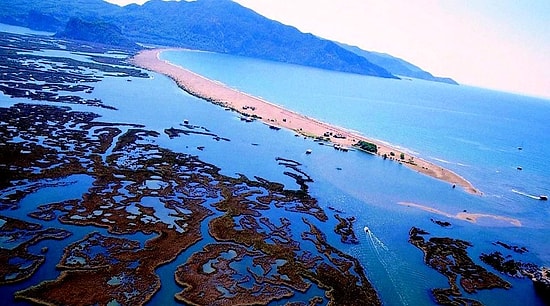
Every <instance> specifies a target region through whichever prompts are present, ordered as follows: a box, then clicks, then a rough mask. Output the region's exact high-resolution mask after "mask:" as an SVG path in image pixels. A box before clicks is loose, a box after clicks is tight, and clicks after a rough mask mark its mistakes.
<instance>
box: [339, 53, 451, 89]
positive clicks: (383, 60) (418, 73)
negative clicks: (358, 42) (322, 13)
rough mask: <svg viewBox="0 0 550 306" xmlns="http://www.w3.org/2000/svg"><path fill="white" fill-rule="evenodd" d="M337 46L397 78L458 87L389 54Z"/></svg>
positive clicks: (449, 80)
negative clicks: (382, 68)
mask: <svg viewBox="0 0 550 306" xmlns="http://www.w3.org/2000/svg"><path fill="white" fill-rule="evenodd" d="M338 45H340V46H341V47H342V48H344V49H346V50H348V51H351V52H353V53H355V54H357V55H360V56H362V57H364V58H366V59H367V60H368V61H369V62H371V63H373V64H375V65H378V66H381V67H384V69H386V70H388V71H389V72H390V73H392V74H395V75H398V76H404V77H411V78H416V79H423V80H427V81H434V82H441V83H447V84H453V85H458V83H457V82H456V81H455V80H453V79H451V78H445V77H437V76H434V75H432V74H431V73H429V72H427V71H425V70H422V69H421V68H420V67H418V66H415V65H413V64H411V63H409V62H407V61H405V60H403V59H400V58H397V57H394V56H391V55H389V54H386V53H379V52H372V51H365V50H363V49H360V48H358V47H355V46H350V45H346V44H342V43H339V44H338Z"/></svg>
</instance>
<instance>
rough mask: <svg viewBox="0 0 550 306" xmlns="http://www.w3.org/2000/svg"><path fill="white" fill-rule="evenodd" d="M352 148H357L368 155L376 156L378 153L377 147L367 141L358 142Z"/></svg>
mask: <svg viewBox="0 0 550 306" xmlns="http://www.w3.org/2000/svg"><path fill="white" fill-rule="evenodd" d="M354 146H356V147H359V148H360V149H361V150H365V151H367V152H369V153H374V154H376V153H377V152H378V147H377V146H376V145H375V144H374V143H370V142H368V141H364V140H359V142H357V143H356V144H354Z"/></svg>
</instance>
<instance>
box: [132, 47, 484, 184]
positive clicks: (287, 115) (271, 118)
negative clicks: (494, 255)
mask: <svg viewBox="0 0 550 306" xmlns="http://www.w3.org/2000/svg"><path fill="white" fill-rule="evenodd" d="M167 50H178V49H148V50H143V51H140V52H139V53H138V54H137V55H135V56H134V57H133V58H132V59H131V61H132V63H133V64H135V65H136V66H139V67H141V68H144V69H147V70H151V71H154V72H157V73H160V74H164V75H166V76H168V77H170V78H171V79H173V80H174V81H175V82H176V83H177V84H178V86H179V87H180V88H182V89H183V90H184V91H186V92H187V93H189V94H191V95H193V96H195V97H198V98H201V99H204V100H206V101H209V102H211V103H214V104H217V105H220V106H222V107H224V108H227V109H231V110H234V111H236V112H238V113H240V114H241V115H242V116H243V118H246V119H249V120H254V119H259V120H261V121H263V122H264V123H265V124H267V125H269V126H270V127H272V128H275V129H279V128H285V129H289V130H292V131H294V132H296V133H298V134H300V135H303V136H306V137H312V138H315V139H319V140H323V141H327V142H330V143H332V144H333V145H334V146H335V148H337V149H339V150H342V149H343V150H347V149H349V148H352V147H353V148H358V147H357V146H356V145H357V144H358V143H359V142H360V141H364V142H367V143H371V144H374V145H376V147H377V153H376V154H374V155H377V156H379V157H380V158H384V159H388V160H392V161H395V162H398V163H400V164H403V165H405V166H407V167H409V168H410V169H412V170H415V171H417V172H419V173H422V174H424V175H428V176H430V177H432V178H435V179H438V180H441V181H445V182H448V183H449V184H451V185H452V187H453V188H454V187H455V186H460V187H462V188H463V189H464V190H465V191H466V192H468V193H470V194H476V195H481V192H480V191H479V190H477V189H476V188H475V187H474V186H473V185H472V184H471V183H470V182H469V181H468V180H466V179H465V178H463V177H461V176H460V175H458V174H456V173H454V172H453V171H451V170H449V169H446V168H443V167H441V166H439V165H436V164H434V163H431V162H429V161H426V160H424V159H421V158H419V157H417V156H414V155H411V154H409V153H408V152H405V150H400V149H398V148H396V147H394V146H391V145H389V144H387V143H385V142H382V141H378V140H375V139H371V138H367V137H365V136H363V135H360V134H359V133H357V132H354V131H350V130H348V129H345V128H342V127H338V126H335V125H332V124H329V123H325V122H322V121H319V120H317V119H314V118H311V117H308V116H305V115H302V114H300V113H297V112H294V111H291V110H288V109H285V108H284V107H282V106H279V105H276V104H273V103H271V102H269V101H266V100H264V99H261V98H258V97H254V96H252V95H250V94H247V93H244V92H241V91H238V90H236V89H233V88H230V87H228V86H227V85H225V84H223V83H221V82H218V81H214V80H210V79H208V78H206V77H203V76H201V75H199V74H197V73H194V72H192V71H190V70H187V69H185V68H184V67H181V66H177V65H174V64H172V63H170V62H168V61H165V60H162V59H160V53H161V52H163V51H167ZM354 145H355V146H354ZM368 153H370V152H368ZM371 154H373V153H371Z"/></svg>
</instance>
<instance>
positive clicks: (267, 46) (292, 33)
mask: <svg viewBox="0 0 550 306" xmlns="http://www.w3.org/2000/svg"><path fill="white" fill-rule="evenodd" d="M0 22H1V23H6V24H12V25H19V26H25V27H29V28H31V29H33V30H41V31H49V32H56V33H57V34H56V35H57V36H58V37H62V38H70V39H77V40H86V41H93V42H99V43H105V44H118V45H124V46H127V47H128V46H135V43H141V44H147V45H157V46H171V47H182V48H190V49H198V50H204V51H213V52H219V53H227V54H233V55H239V56H247V57H254V58H260V59H266V60H273V61H279V62H285V63H291V64H298V65H304V66H310V67H316V68H321V69H327V70H334V71H342V72H349V73H357V74H363V75H371V76H377V77H384V78H398V76H402V77H403V76H404V77H414V78H420V79H426V80H430V81H438V82H446V83H453V84H456V82H454V81H453V80H452V79H448V78H438V77H434V76H433V75H431V74H430V73H428V72H426V71H424V70H422V69H420V68H418V67H417V66H414V65H413V64H410V63H408V62H406V61H404V60H401V59H398V58H395V57H392V56H389V55H386V54H381V53H375V52H368V51H364V50H361V49H359V48H357V47H351V46H347V45H343V44H339V43H336V42H333V41H330V40H327V39H323V38H320V37H317V36H315V35H312V34H308V33H302V32H300V31H299V30H298V29H296V28H295V27H292V26H288V25H284V24H282V23H280V22H277V21H274V20H271V19H268V18H266V17H264V16H262V15H259V14H258V13H256V12H254V11H253V10H250V9H248V8H245V7H243V6H241V5H240V4H238V3H235V2H233V1H230V0H197V1H190V2H187V1H162V0H151V1H148V2H146V3H145V4H143V5H136V4H131V5H127V6H124V7H120V6H117V5H114V4H110V3H107V2H105V1H103V0H9V1H3V3H2V10H1V11H0Z"/></svg>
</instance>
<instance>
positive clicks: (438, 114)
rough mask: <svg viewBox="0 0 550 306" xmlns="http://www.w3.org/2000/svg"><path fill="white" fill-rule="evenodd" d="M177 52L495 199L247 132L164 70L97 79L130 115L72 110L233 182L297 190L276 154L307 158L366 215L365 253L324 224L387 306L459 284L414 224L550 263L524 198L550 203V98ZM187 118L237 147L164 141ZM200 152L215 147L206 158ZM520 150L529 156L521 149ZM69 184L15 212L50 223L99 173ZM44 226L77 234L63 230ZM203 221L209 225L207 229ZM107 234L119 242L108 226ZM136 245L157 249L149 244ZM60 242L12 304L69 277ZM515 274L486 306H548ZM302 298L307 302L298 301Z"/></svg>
mask: <svg viewBox="0 0 550 306" xmlns="http://www.w3.org/2000/svg"><path fill="white" fill-rule="evenodd" d="M67 56H73V55H70V54H68V55H67ZM74 56H79V55H74ZM163 56H164V58H165V59H168V60H170V61H173V62H175V63H178V64H181V65H183V66H185V67H189V68H191V69H192V70H194V71H196V72H199V73H201V74H204V75H206V76H208V77H209V78H212V79H216V80H220V81H222V82H224V83H227V84H230V85H231V86H233V87H235V88H238V89H240V90H243V91H246V92H248V93H251V94H253V95H257V96H261V97H264V98H266V99H268V100H270V101H272V102H274V103H277V104H281V105H284V106H286V107H288V108H290V109H293V110H296V111H299V112H302V113H304V114H307V115H309V116H312V117H316V118H319V119H321V120H324V121H328V122H331V123H334V124H336V125H340V126H343V127H346V128H349V129H354V130H357V131H360V132H361V133H363V134H364V135H367V136H371V137H374V138H378V139H381V140H385V141H388V142H391V143H392V144H395V145H398V146H402V147H405V148H408V149H409V150H411V151H413V152H415V153H416V154H418V155H419V156H422V157H424V158H426V159H430V160H432V161H435V162H437V163H440V164H441V165H442V166H445V167H449V168H451V169H453V170H455V171H456V172H458V173H460V174H461V175H463V176H464V177H466V178H467V179H469V180H470V181H472V182H473V183H474V184H475V185H476V186H477V187H479V188H480V189H481V190H482V191H483V192H484V193H485V196H483V197H479V196H472V195H469V194H466V193H464V192H462V191H461V190H458V189H455V190H453V189H452V188H450V186H449V185H448V184H446V183H444V182H440V181H437V180H434V179H432V178H429V177H426V176H424V175H421V174H418V173H416V172H414V171H411V170H409V169H408V168H405V167H403V166H401V165H399V164H396V163H393V162H390V161H383V160H381V159H379V158H377V157H374V156H371V155H367V154H363V153H361V152H356V151H353V152H348V153H343V152H337V151H335V150H334V149H332V148H330V147H328V146H319V145H318V144H316V143H314V142H312V141H310V140H307V139H303V138H302V137H295V135H294V134H293V133H292V132H289V131H285V130H280V131H273V130H271V129H269V128H267V127H266V126H265V125H264V124H262V123H261V122H254V123H244V122H242V121H240V120H239V117H238V115H237V114H235V113H233V112H228V111H225V110H223V109H222V108H220V107H217V106H214V105H212V104H209V103H206V102H204V101H202V100H200V99H197V98H194V97H192V96H189V95H187V94H186V93H184V92H182V91H181V90H180V89H179V88H178V87H177V86H175V84H174V83H173V82H172V81H171V80H170V79H168V78H167V77H165V76H162V75H159V74H155V73H151V75H152V78H150V79H133V81H132V82H127V81H126V80H125V79H119V78H113V77H105V78H104V80H103V81H101V82H99V83H94V84H93V85H94V86H95V89H94V91H93V95H94V97H97V98H100V99H102V100H103V101H104V103H106V104H108V105H112V106H115V107H117V108H118V111H113V110H105V109H95V108H94V109H90V108H89V107H85V106H72V105H71V107H72V108H73V109H75V110H83V111H94V112H98V113H100V114H101V115H102V116H103V117H102V118H101V119H100V120H101V121H107V122H129V123H140V124H144V125H145V126H146V128H147V129H152V130H157V131H159V132H161V136H159V138H157V139H156V140H155V141H156V142H157V143H159V144H160V145H161V146H163V147H167V148H169V149H172V150H174V151H178V152H186V153H190V154H193V155H198V156H199V157H200V158H201V159H202V160H204V161H205V162H209V163H213V164H215V165H217V166H219V167H220V168H221V169H222V170H221V172H222V173H223V174H226V175H230V176H235V175H237V173H242V174H245V175H247V176H248V177H251V178H252V177H254V176H260V177H263V178H266V179H269V180H273V181H279V182H283V183H284V184H285V185H286V186H287V187H288V188H296V187H297V186H296V184H295V183H294V181H293V180H292V179H290V178H288V177H287V176H286V175H284V174H283V172H284V171H286V169H285V168H284V167H282V166H280V165H278V163H277V161H276V160H275V158H276V157H284V158H288V159H293V160H296V161H298V162H300V163H302V166H301V167H302V169H303V170H304V171H305V172H307V173H308V174H309V175H311V176H312V178H313V179H314V183H311V184H310V191H311V193H312V195H314V196H315V197H316V198H317V199H318V200H319V202H320V205H322V206H323V207H324V208H325V210H326V211H327V213H331V211H330V210H328V207H329V206H330V207H334V208H336V209H339V210H342V211H343V212H344V213H345V214H346V216H351V215H353V216H356V217H357V221H356V223H355V226H356V228H355V230H356V233H357V234H358V236H359V238H360V240H361V243H360V244H359V245H354V246H350V245H344V244H342V243H340V241H339V237H336V236H335V235H330V232H331V231H332V228H333V227H334V225H335V223H334V220H333V218H332V219H331V220H332V221H329V222H328V223H327V224H319V223H316V224H317V225H319V226H322V227H323V228H324V230H325V232H327V233H329V236H328V239H329V241H330V243H331V244H333V245H335V246H336V247H338V248H340V249H342V250H343V251H344V252H347V253H350V254H352V255H354V256H356V257H357V258H358V259H359V260H360V261H361V263H362V265H363V266H364V267H365V269H366V272H367V275H368V277H369V279H370V281H371V282H372V283H373V285H374V286H375V287H376V289H377V291H378V292H379V293H380V296H381V298H382V300H383V301H384V303H385V304H386V305H430V304H433V301H432V300H431V297H430V294H429V290H430V289H431V288H435V287H446V282H447V281H446V279H445V278H444V277H443V276H441V275H440V274H438V273H437V272H435V271H434V270H432V269H431V268H429V267H427V266H426V265H425V264H424V263H423V261H422V258H423V256H422V252H421V251H420V250H418V249H416V248H415V247H414V246H412V245H411V244H409V243H408V231H409V229H410V228H411V227H412V226H418V227H421V228H423V229H425V230H427V231H429V232H432V233H433V234H434V236H447V237H454V238H460V239H464V240H468V241H471V242H472V243H473V247H472V248H470V249H469V254H470V255H471V257H472V258H473V259H474V260H475V261H476V262H478V263H479V262H480V261H479V259H478V258H479V254H481V253H482V252H490V251H493V250H495V246H493V245H492V243H493V242H495V241H497V240H501V241H505V242H508V243H511V244H518V245H521V246H526V247H527V248H528V249H529V253H527V254H525V255H522V257H519V258H518V259H520V260H524V261H532V262H535V263H537V264H540V265H550V246H548V245H547V232H548V229H549V228H550V224H549V222H548V221H547V220H548V217H549V215H550V209H549V206H548V203H544V202H541V201H536V200H533V199H531V198H528V197H526V196H522V195H520V194H517V193H514V192H512V191H511V190H512V189H515V190H518V191H522V192H526V193H530V194H537V195H538V194H550V190H549V189H548V188H549V187H548V185H547V182H549V181H550V180H549V179H548V178H549V173H548V166H549V162H548V161H546V159H545V154H547V153H550V149H549V147H548V144H547V143H545V141H544V140H545V139H544V137H546V135H548V132H550V131H549V130H548V129H549V128H548V126H547V125H545V124H544V122H545V118H546V117H547V116H548V115H550V106H549V103H550V102H548V101H544V100H538V99H532V98H525V97H519V96H514V95H508V94H503V93H498V92H491V91H485V90H481V89H476V88H470V87H464V86H449V85H444V84H436V83H430V82H422V81H418V80H412V81H393V80H384V79H377V78H370V77H364V76H358V75H350V74H342V73H334V72H328V71H323V70H317V69H310V68H305V67H300V66H293V65H285V64H279V63H272V62H266V61H259V60H253V59H246V58H239V57H232V56H227V55H219V54H212V53H198V52H167V53H164V54H163ZM152 89H154V90H152ZM19 102H30V101H28V100H25V99H11V98H8V97H6V96H4V95H2V94H0V106H1V107H9V106H10V105H13V104H15V103H19ZM33 103H35V102H33ZM184 119H188V120H189V121H190V123H191V124H195V125H199V126H204V127H207V128H208V129H209V130H210V131H212V132H213V133H215V134H218V135H219V136H221V137H226V138H229V139H230V140H231V141H229V142H225V141H215V140H212V139H211V138H209V137H205V136H200V135H193V136H186V137H185V138H175V139H169V138H168V137H167V136H166V135H165V134H164V133H162V131H163V130H164V129H165V128H169V127H172V126H173V127H178V126H179V124H180V123H182V121H183V120H184ZM198 146H204V147H205V149H204V150H202V151H201V150H198V149H197V147H198ZM519 146H521V147H522V150H518V147H519ZM310 148H311V149H313V154H311V155H306V154H305V153H304V152H305V151H306V150H307V149H310ZM517 166H522V167H523V171H518V170H516V167H517ZM65 180H73V181H75V182H76V183H75V184H73V185H71V186H70V187H69V188H64V189H63V190H61V189H59V188H57V189H56V188H44V189H41V190H39V191H38V192H37V193H35V194H33V195H31V196H29V197H27V198H25V199H24V203H22V204H24V205H22V207H25V208H24V211H10V212H2V214H4V215H9V216H12V217H16V218H21V219H24V220H27V221H30V222H37V220H35V219H32V218H30V217H28V216H26V212H27V211H32V210H33V209H34V206H36V205H37V203H38V202H37V201H36V199H37V198H38V199H41V201H40V202H44V201H61V200H63V199H64V198H65V197H66V198H74V197H75V196H76V197H77V196H78V195H77V194H79V193H84V192H85V191H86V190H87V189H88V188H89V186H90V184H91V183H92V179H91V178H90V177H87V176H83V177H79V176H75V177H69V178H66V179H65ZM67 190H70V192H67ZM399 202H413V203H418V204H422V205H426V206H430V207H434V208H437V209H439V210H442V211H445V212H447V213H449V214H455V213H457V212H461V211H463V210H464V209H466V210H468V211H469V212H473V213H485V214H497V215H504V216H507V217H513V218H517V219H519V220H520V221H521V222H522V223H523V226H522V227H515V226H512V225H510V224H509V223H506V222H501V221H495V220H492V219H482V220H480V222H479V223H477V224H472V223H469V222H465V221H459V220H456V219H452V218H447V217H444V216H440V215H435V214H433V213H429V212H426V211H423V210H419V209H415V208H411V207H407V206H403V205H399V204H398V203H399ZM331 214H332V213H331ZM270 217H272V218H279V217H280V216H275V215H273V216H270ZM431 218H435V219H439V220H445V221H449V222H451V223H452V224H453V225H452V227H451V228H449V229H443V228H441V227H439V226H437V225H435V224H433V223H432V222H431V221H430V219H431ZM43 224H44V225H45V226H51V227H63V226H64V225H62V224H59V223H58V222H55V223H53V224H52V223H48V222H45V223H43ZM293 224H294V223H293ZM296 224H297V225H299V224H300V222H296ZM203 225H204V226H206V222H205V223H203ZM364 226H369V228H370V229H371V232H372V233H373V235H372V236H367V235H365V234H364V233H363V231H362V229H363V227H364ZM300 229H301V228H300ZM300 229H298V230H297V232H298V231H299V230H300ZM68 230H70V231H71V232H73V233H74V235H73V236H72V237H70V238H69V241H68V242H67V241H64V242H63V243H64V244H67V243H70V242H73V241H77V240H79V239H81V238H82V237H83V236H84V235H85V234H86V233H87V232H89V231H92V230H98V229H96V228H82V227H76V226H70V227H68ZM99 231H100V232H102V233H104V234H106V232H105V231H104V230H100V229H99ZM203 231H204V232H206V231H207V228H203ZM129 238H132V239H138V240H141V241H144V240H145V239H147V238H149V237H145V236H144V235H141V236H139V235H138V236H137V237H136V236H134V237H129ZM209 239H210V238H208V239H206V240H205V241H203V242H201V243H200V244H197V245H195V246H193V247H192V248H190V249H189V250H187V251H186V252H184V253H182V254H181V255H180V256H179V257H178V259H177V260H176V261H174V262H173V263H170V264H168V265H165V266H163V267H161V268H159V269H158V270H157V272H158V273H159V275H161V277H162V284H163V285H162V287H161V291H160V292H159V294H157V295H155V296H154V298H153V300H152V301H151V303H150V304H151V305H166V304H172V303H174V300H173V295H174V294H175V293H176V292H179V291H180V290H181V289H182V288H180V287H179V286H177V285H176V283H175V281H174V279H173V271H175V269H176V267H177V266H178V265H180V264H182V263H183V262H185V260H186V259H187V258H188V257H189V256H190V254H192V253H193V252H196V251H197V250H200V249H201V248H202V246H203V245H204V244H207V243H209V242H211V240H209ZM56 243H58V242H55V241H44V242H41V243H39V244H37V245H36V246H35V248H36V249H37V250H39V249H40V248H41V247H42V246H50V249H52V250H55V253H54V254H53V255H52V256H49V257H48V260H47V261H46V263H45V264H44V265H43V266H42V267H41V268H40V269H39V270H38V272H37V273H36V274H35V275H34V276H33V277H32V278H30V279H29V280H26V281H25V282H23V283H21V284H16V285H10V286H5V287H2V288H0V292H2V295H4V293H5V294H6V296H8V294H11V293H12V292H14V291H16V290H18V289H21V288H26V287H28V286H30V285H34V284H36V283H38V282H40V281H42V280H45V279H52V278H55V277H56V276H57V275H58V273H59V271H57V270H56V269H55V265H56V264H57V263H58V261H59V258H60V257H61V254H62V247H59V246H58V247H57V248H55V246H56V245H57V244H56ZM504 278H505V279H506V280H508V281H510V282H512V284H513V286H514V287H513V289H512V290H491V291H487V292H481V293H478V294H474V295H471V296H469V297H472V298H474V299H479V300H481V301H482V302H483V303H484V304H486V305H503V304H507V305H524V304H526V305H541V302H540V301H539V300H538V299H537V297H536V296H535V295H534V293H533V289H532V286H531V284H530V282H529V281H528V280H515V279H511V278H507V277H504ZM313 294H318V292H315V293H313ZM300 298H303V296H296V297H295V298H294V299H295V300H300ZM273 305H277V303H273Z"/></svg>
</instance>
